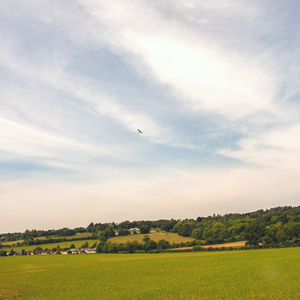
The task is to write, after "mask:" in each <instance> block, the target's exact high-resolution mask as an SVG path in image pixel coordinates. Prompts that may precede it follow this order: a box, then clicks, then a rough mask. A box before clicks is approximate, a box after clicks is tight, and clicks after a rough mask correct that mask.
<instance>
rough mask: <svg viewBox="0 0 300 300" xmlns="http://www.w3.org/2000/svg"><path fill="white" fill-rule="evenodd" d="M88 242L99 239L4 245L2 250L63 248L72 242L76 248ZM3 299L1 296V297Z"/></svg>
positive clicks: (94, 241) (18, 250)
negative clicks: (16, 245)
mask: <svg viewBox="0 0 300 300" xmlns="http://www.w3.org/2000/svg"><path fill="white" fill-rule="evenodd" d="M86 242H88V243H89V246H92V245H93V244H94V243H96V242H99V240H94V239H93V240H92V239H90V240H79V241H66V242H59V243H51V244H41V245H30V246H21V247H3V248H2V249H1V250H6V251H10V250H11V249H14V251H16V252H21V250H22V249H25V250H26V251H32V250H34V249H35V248H36V247H42V248H43V249H46V248H48V249H52V248H54V247H56V246H57V245H59V246H60V248H61V249H63V248H69V247H70V246H71V244H74V245H75V248H79V247H81V245H83V244H85V243H86ZM0 299H1V298H0Z"/></svg>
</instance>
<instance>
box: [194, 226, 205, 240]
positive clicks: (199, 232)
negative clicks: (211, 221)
mask: <svg viewBox="0 0 300 300" xmlns="http://www.w3.org/2000/svg"><path fill="white" fill-rule="evenodd" d="M202 234H203V228H202V227H198V228H196V229H194V230H193V231H192V234H191V236H192V237H193V238H194V239H197V240H200V239H201V238H202Z"/></svg>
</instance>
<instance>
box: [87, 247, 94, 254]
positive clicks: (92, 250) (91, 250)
mask: <svg viewBox="0 0 300 300" xmlns="http://www.w3.org/2000/svg"><path fill="white" fill-rule="evenodd" d="M84 252H85V253H86V254H93V253H96V249H95V248H93V249H84Z"/></svg>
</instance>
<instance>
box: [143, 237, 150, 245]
mask: <svg viewBox="0 0 300 300" xmlns="http://www.w3.org/2000/svg"><path fill="white" fill-rule="evenodd" d="M149 241H150V237H149V235H145V236H144V237H143V243H145V244H147V243H148V242H149Z"/></svg>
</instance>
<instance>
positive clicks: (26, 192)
mask: <svg viewBox="0 0 300 300" xmlns="http://www.w3.org/2000/svg"><path fill="white" fill-rule="evenodd" d="M297 8H299V3H295V1H293V0H291V1H288V2H285V1H279V2H276V3H274V2H272V1H265V2H263V3H262V2H258V1H256V2H253V1H248V0H242V1H232V0H230V1H229V0H228V1H227V0H226V1H217V0H214V1H209V2H208V1H192V0H189V1H181V0H176V1H169V0H167V1H163V2H162V1H124V0H122V1H121V0H120V1H119V0H116V1H113V2H109V3H108V2H106V1H96V0H90V1H85V0H84V1H64V2H53V1H39V0H36V1H30V2H26V3H25V2H24V3H20V2H19V1H9V2H6V3H5V4H3V13H2V17H1V20H0V22H1V24H0V25H1V26H0V36H1V39H2V40H3V41H5V43H4V44H3V46H2V47H1V48H0V73H1V77H2V79H3V80H2V81H1V83H0V93H1V94H0V101H1V118H0V127H1V135H0V154H1V158H0V167H1V170H2V172H3V174H4V177H5V180H4V181H3V183H2V186H1V190H2V191H3V194H2V195H3V197H2V198H3V199H5V200H4V202H2V203H1V213H2V214H3V216H2V215H1V219H2V217H4V219H3V220H5V224H4V225H2V224H1V226H3V228H4V229H0V230H10V229H9V228H13V227H12V225H11V222H12V221H11V220H12V216H13V215H14V213H17V214H18V215H19V216H20V220H22V221H20V223H19V224H17V225H16V227H14V228H17V227H18V226H19V227H18V228H25V227H26V226H29V225H26V224H31V223H29V220H28V218H26V217H25V218H23V219H22V218H21V213H22V212H24V211H27V212H28V213H29V209H27V210H26V204H25V203H30V207H35V208H34V209H32V210H31V212H30V214H31V215H30V218H31V220H36V222H37V224H40V225H39V226H41V227H44V228H48V226H47V223H45V222H43V221H42V220H41V219H40V218H39V217H37V215H40V214H41V211H43V209H44V210H45V208H47V209H46V210H45V211H47V212H51V214H52V215H53V216H54V215H55V214H57V215H56V216H55V217H53V220H54V221H53V222H52V221H51V222H50V220H49V222H50V223H51V224H53V225H51V226H55V227H56V226H57V227H60V226H61V224H62V223H61V221H60V218H64V219H65V220H71V218H69V217H68V216H69V214H70V204H72V205H71V206H72V209H71V211H72V214H73V215H75V216H77V217H78V218H83V219H82V220H84V222H88V221H90V219H93V218H95V219H93V220H95V221H113V220H114V221H121V220H122V219H124V218H131V219H134V218H159V217H177V218H181V217H182V218H183V217H186V216H188V217H195V216H194V215H193V214H194V213H195V211H197V210H199V211H201V212H199V214H210V213H213V212H216V213H217V212H219V213H224V212H228V209H229V208H230V211H246V210H251V209H256V208H258V207H257V206H261V205H263V206H264V207H268V206H272V205H283V204H286V202H289V203H287V204H295V203H297V201H298V200H297V199H298V198H299V188H298V186H297V184H296V182H297V178H299V176H300V174H299V171H298V170H299V162H300V144H299V134H300V131H299V128H300V127H299V126H300V125H299V124H300V115H299V109H300V106H299V83H298V78H299V57H298V47H297V41H299V33H297V32H296V31H295V30H294V28H297V25H299V20H298V16H297V15H296V13H295V12H296V11H297ZM138 128H140V129H141V130H142V131H143V132H144V134H139V133H138V132H137V129H138ZM24 164H26V165H32V167H31V168H30V167H28V168H27V169H26V168H25V169H24V168H22V165H24ZM37 165H38V166H39V167H36V166H37ZM216 186H218V188H216ZM266 186H268V187H271V188H269V189H266ZM16 187H17V188H16ZM45 195H47V196H45ZM99 195H100V196H99ZM41 198H43V199H44V201H41V200H40V199H41ZM31 199H32V200H31ZM82 199H86V200H85V201H84V205H83V204H82V203H83V202H82ZM241 199H242V201H241ZM258 199H259V200H258ZM262 199H263V200H262ZM63 201H65V202H63ZM11 202H14V203H17V204H18V205H17V207H19V208H20V209H19V210H18V209H17V210H16V209H14V208H12V207H11V206H10V205H9V203H11ZM50 203H55V204H56V205H58V204H60V205H61V208H62V209H61V210H60V211H61V212H60V213H58V212H57V211H56V210H55V209H51V208H50V207H51V204H50ZM262 203H263V204H262ZM84 207H85V208H84ZM133 207H134V208H135V209H134V211H135V213H133V212H132V211H133V210H132V208H133ZM170 207H172V208H171V209H170ZM68 210H69V211H68ZM167 211H168V213H167ZM83 212H84V213H83ZM182 214H184V216H183V215H182ZM83 215H85V216H83ZM97 218H98V219H97ZM46 219H47V217H46V215H45V216H44V220H46ZM96 219H97V220H96ZM75 223H76V222H74V224H75ZM68 225H69V224H64V226H68ZM76 225H82V223H81V224H78V223H76ZM83 225H84V224H83ZM30 226H31V225H30ZM32 226H33V225H32ZM69 226H71V225H69ZM74 226H75V225H74Z"/></svg>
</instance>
